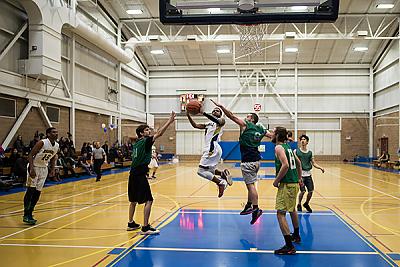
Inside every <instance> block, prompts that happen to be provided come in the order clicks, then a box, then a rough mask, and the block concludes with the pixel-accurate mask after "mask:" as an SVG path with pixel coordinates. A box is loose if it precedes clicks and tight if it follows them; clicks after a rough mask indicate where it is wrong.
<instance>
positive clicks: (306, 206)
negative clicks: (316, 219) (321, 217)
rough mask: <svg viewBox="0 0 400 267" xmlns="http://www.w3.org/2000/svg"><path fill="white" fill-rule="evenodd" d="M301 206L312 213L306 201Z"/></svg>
mask: <svg viewBox="0 0 400 267" xmlns="http://www.w3.org/2000/svg"><path fill="white" fill-rule="evenodd" d="M303 207H304V208H305V209H306V210H307V212H309V213H312V209H311V208H310V205H308V203H304V204H303Z"/></svg>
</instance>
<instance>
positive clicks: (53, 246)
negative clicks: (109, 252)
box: [0, 244, 115, 249]
mask: <svg viewBox="0 0 400 267" xmlns="http://www.w3.org/2000/svg"><path fill="white" fill-rule="evenodd" d="M0 246H4V247H50V248H89V249H99V248H100V249H114V248H115V247H108V246H72V245H71V246H70V245H47V244H0Z"/></svg>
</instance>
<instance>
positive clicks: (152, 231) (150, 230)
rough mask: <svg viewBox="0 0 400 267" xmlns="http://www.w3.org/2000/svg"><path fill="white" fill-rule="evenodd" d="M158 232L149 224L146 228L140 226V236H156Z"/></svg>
mask: <svg viewBox="0 0 400 267" xmlns="http://www.w3.org/2000/svg"><path fill="white" fill-rule="evenodd" d="M159 233H160V230H158V229H155V228H153V227H152V226H151V225H150V224H149V225H147V226H142V231H141V232H140V234H141V235H156V234H159Z"/></svg>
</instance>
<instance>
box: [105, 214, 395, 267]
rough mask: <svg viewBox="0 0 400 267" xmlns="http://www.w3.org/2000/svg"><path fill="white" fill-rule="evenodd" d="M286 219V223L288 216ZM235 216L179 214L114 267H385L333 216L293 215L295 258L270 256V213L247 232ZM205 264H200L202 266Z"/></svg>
mask: <svg viewBox="0 0 400 267" xmlns="http://www.w3.org/2000/svg"><path fill="white" fill-rule="evenodd" d="M287 219H288V220H289V221H290V219H289V216H288V217H287ZM249 221H250V216H240V215H239V211H225V210H224V211H220V212H218V211H215V210H203V211H202V210H182V211H180V213H179V215H178V216H177V217H176V218H175V219H174V220H173V221H172V222H170V223H169V224H168V225H167V226H165V227H164V228H162V230H161V234H160V235H158V236H151V237H149V238H146V239H144V240H143V241H142V242H141V243H138V246H137V247H136V248H134V249H132V250H130V252H129V253H125V254H124V256H123V257H119V260H118V261H115V262H113V263H116V266H133V264H135V266H152V265H156V266H188V265H192V266H193V267H194V266H220V265H221V266H244V267H246V266H252V265H254V264H256V265H260V266H261V265H268V266H323V265H324V264H326V266H376V267H378V266H390V265H389V262H391V263H393V261H390V260H388V259H386V258H384V257H382V256H381V255H380V252H379V251H378V250H377V249H376V248H374V247H372V246H370V244H369V243H367V242H365V240H364V239H362V238H361V236H359V235H358V234H356V232H353V230H352V229H351V228H349V227H348V225H347V224H345V223H343V221H342V220H340V219H339V218H338V217H337V216H336V214H335V213H332V212H316V213H312V214H299V221H300V234H301V236H302V242H301V244H296V249H297V251H298V254H297V255H296V256H276V255H274V254H273V250H275V249H277V248H279V247H281V246H282V245H283V243H284V241H283V238H282V235H281V232H280V229H279V225H278V223H277V220H276V213H275V211H265V213H264V214H263V216H262V217H261V218H260V219H259V221H258V222H257V223H256V224H255V225H253V226H251V225H250V224H249ZM205 259H206V260H205Z"/></svg>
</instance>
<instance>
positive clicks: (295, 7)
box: [290, 6, 308, 12]
mask: <svg viewBox="0 0 400 267" xmlns="http://www.w3.org/2000/svg"><path fill="white" fill-rule="evenodd" d="M290 9H291V10H292V11H298V12H299V11H306V10H307V9H308V6H292V7H290Z"/></svg>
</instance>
